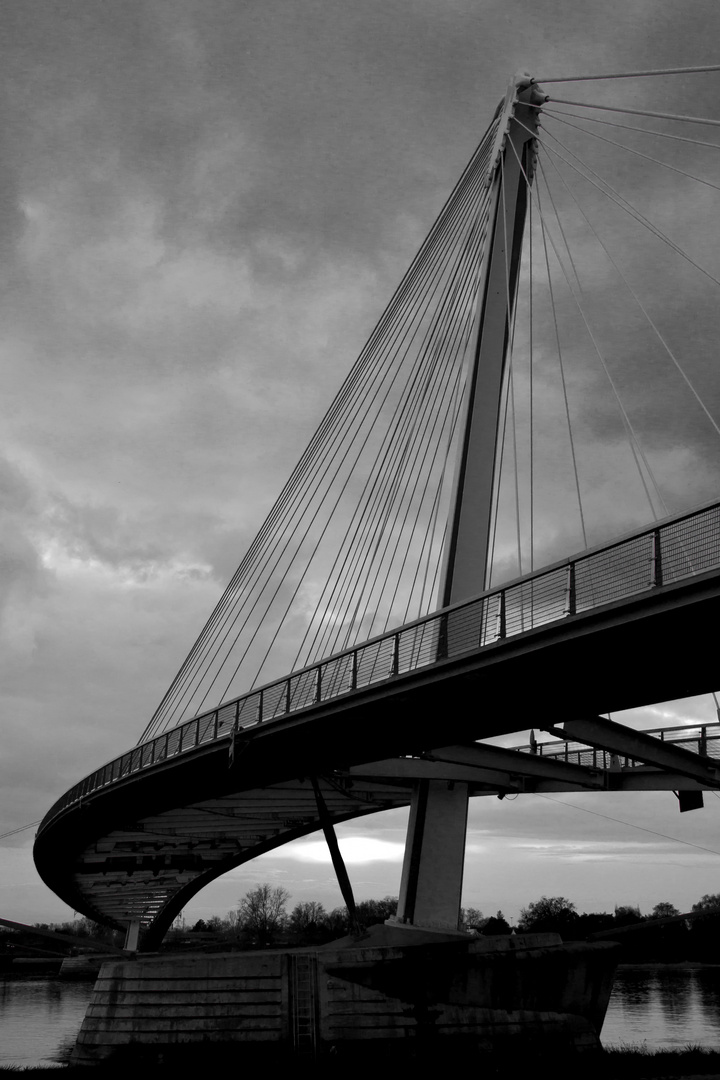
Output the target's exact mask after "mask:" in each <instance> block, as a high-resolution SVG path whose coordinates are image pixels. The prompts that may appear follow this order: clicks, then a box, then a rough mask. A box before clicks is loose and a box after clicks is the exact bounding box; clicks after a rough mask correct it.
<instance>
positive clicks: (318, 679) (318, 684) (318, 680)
mask: <svg viewBox="0 0 720 1080" xmlns="http://www.w3.org/2000/svg"><path fill="white" fill-rule="evenodd" d="M320 701H322V664H318V666H317V669H316V671H315V703H318V702H320Z"/></svg>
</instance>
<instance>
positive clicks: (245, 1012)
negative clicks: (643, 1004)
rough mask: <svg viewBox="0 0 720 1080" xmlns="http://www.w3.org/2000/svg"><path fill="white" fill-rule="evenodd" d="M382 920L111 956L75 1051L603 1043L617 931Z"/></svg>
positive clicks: (90, 1058) (340, 1050)
mask: <svg viewBox="0 0 720 1080" xmlns="http://www.w3.org/2000/svg"><path fill="white" fill-rule="evenodd" d="M372 929H373V931H375V933H370V934H368V935H366V937H364V938H362V939H359V940H358V941H356V942H354V943H353V946H352V947H348V946H347V944H346V943H345V942H333V943H331V944H330V945H328V946H325V947H324V948H322V949H314V950H310V949H298V950H293V951H287V950H286V951H279V950H278V951H266V952H249V953H232V954H216V955H209V956H208V955H204V956H178V957H171V958H148V959H138V960H136V961H131V962H120V963H108V964H105V965H104V967H103V968H102V970H101V972H100V976H99V978H98V980H97V983H96V985H95V989H94V992H93V996H92V999H91V1002H90V1005H89V1007H88V1011H87V1014H86V1016H85V1020H84V1022H83V1025H82V1028H81V1030H80V1034H79V1036H78V1040H77V1044H76V1047H75V1050H74V1053H73V1061H74V1062H76V1063H87V1064H91V1063H95V1062H99V1061H103V1060H107V1059H109V1058H113V1057H116V1056H117V1055H118V1054H119V1055H120V1056H121V1057H122V1056H124V1055H125V1054H127V1052H128V1051H133V1052H134V1054H137V1053H138V1052H139V1054H140V1056H141V1057H146V1058H148V1059H151V1060H152V1059H154V1060H157V1059H158V1057H166V1055H167V1052H168V1051H169V1050H171V1049H172V1048H173V1047H176V1048H178V1049H179V1048H180V1047H186V1048H187V1049H188V1050H189V1049H190V1048H191V1045H192V1044H195V1045H197V1046H198V1047H200V1046H202V1047H204V1050H205V1052H207V1051H208V1050H209V1049H210V1046H209V1045H208V1044H215V1045H216V1047H217V1049H220V1048H221V1047H223V1046H225V1047H227V1046H228V1045H230V1044H232V1046H234V1047H235V1049H234V1050H233V1055H234V1060H237V1062H238V1063H239V1062H240V1061H241V1060H244V1059H245V1058H246V1057H247V1058H252V1060H256V1059H257V1057H258V1056H260V1057H268V1058H272V1057H278V1056H283V1057H295V1056H304V1057H311V1058H313V1059H316V1058H322V1057H324V1056H326V1055H332V1056H338V1055H340V1056H348V1057H351V1058H352V1059H353V1060H357V1058H358V1055H359V1056H360V1057H362V1058H365V1059H368V1060H374V1059H375V1056H376V1055H377V1054H381V1055H382V1056H383V1058H384V1057H385V1056H386V1055H387V1054H390V1055H391V1056H393V1057H400V1058H402V1057H416V1056H418V1055H425V1053H426V1052H427V1051H428V1050H430V1049H431V1048H435V1050H438V1051H440V1049H441V1047H444V1048H445V1052H447V1050H449V1049H451V1048H454V1045H455V1042H456V1041H458V1040H459V1042H460V1043H462V1045H463V1047H464V1048H465V1050H467V1051H469V1052H472V1053H477V1054H487V1053H491V1052H494V1051H497V1050H498V1049H499V1048H502V1047H503V1046H505V1045H506V1044H507V1045H512V1048H513V1052H515V1051H518V1050H520V1049H522V1048H523V1047H524V1048H526V1049H529V1050H533V1049H535V1050H542V1048H543V1047H544V1048H545V1049H548V1048H552V1051H553V1052H557V1051H558V1050H565V1051H568V1050H572V1051H574V1052H578V1051H583V1050H593V1049H597V1047H598V1046H599V1040H598V1036H599V1033H600V1028H601V1026H602V1022H603V1018H604V1015H605V1010H606V1008H607V1002H608V998H609V996H610V990H611V988H612V979H613V974H614V969H615V965H616V958H617V950H618V946H616V945H615V944H613V943H602V944H596V945H584V944H568V945H563V944H562V943H561V942H560V939H559V938H558V937H557V935H555V934H537V935H525V936H523V937H502V938H501V937H498V938H484V939H482V938H481V939H466V940H465V941H457V940H452V939H451V940H449V941H445V942H442V941H437V938H436V935H427V937H432V939H433V940H432V941H431V942H430V943H428V942H427V940H426V941H424V942H423V941H421V940H418V943H417V944H407V941H408V937H407V934H408V932H407V931H405V930H401V931H399V935H398V931H393V930H392V929H391V928H390V927H387V926H382V927H373V928H372ZM418 933H420V934H422V932H418ZM393 935H398V936H401V937H402V942H403V944H393V943H388V941H389V939H391V938H392V937H393ZM465 1050H464V1051H463V1052H465ZM378 1060H379V1059H378Z"/></svg>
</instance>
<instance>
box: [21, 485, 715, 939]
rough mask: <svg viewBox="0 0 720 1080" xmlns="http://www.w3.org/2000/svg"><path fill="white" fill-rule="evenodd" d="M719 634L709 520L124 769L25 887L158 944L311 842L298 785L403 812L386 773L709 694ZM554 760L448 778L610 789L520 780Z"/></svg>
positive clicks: (441, 621)
mask: <svg viewBox="0 0 720 1080" xmlns="http://www.w3.org/2000/svg"><path fill="white" fill-rule="evenodd" d="M718 615H720V505H717V504H714V505H712V506H709V507H704V508H702V509H701V510H699V511H696V512H695V513H693V514H685V515H681V516H678V517H676V518H672V519H669V520H667V521H665V522H662V523H660V524H658V525H656V526H654V527H653V528H652V529H646V530H642V531H640V532H637V533H634V534H633V535H631V536H629V537H626V538H624V539H623V540H621V541H618V542H615V543H613V544H611V545H607V546H605V547H602V548H599V549H596V550H594V551H592V552H586V553H583V554H582V555H580V556H578V557H577V558H574V559H570V560H568V561H566V562H564V563H562V564H559V565H556V566H553V567H550V568H548V569H545V570H543V571H539V572H537V573H535V574H532V575H529V576H528V577H526V578H522V579H518V580H516V581H514V582H511V583H509V584H507V585H505V586H503V587H502V588H499V589H493V590H490V591H488V592H486V593H484V594H482V595H481V596H480V597H478V598H476V599H474V600H473V601H471V602H470V603H465V604H461V605H455V606H453V607H452V608H447V609H445V610H444V611H442V612H439V613H437V614H435V615H432V616H430V617H428V618H426V619H423V620H419V621H417V622H415V623H412V624H410V625H408V626H405V627H402V628H400V629H398V630H395V631H392V632H391V633H389V634H386V635H384V636H382V637H380V638H376V639H374V640H373V641H372V642H368V643H364V644H363V645H361V646H358V647H357V648H355V649H352V650H348V651H346V652H344V653H342V654H340V655H338V656H335V657H332V658H330V659H329V660H327V661H324V662H323V663H321V664H318V665H315V666H313V667H310V668H307V669H304V670H303V671H301V672H296V673H293V674H292V675H290V676H288V677H287V678H286V679H282V680H279V681H278V682H276V683H273V684H271V685H270V686H266V687H263V688H261V689H259V690H257V691H253V692H252V693H250V694H246V695H244V696H242V697H240V698H237V699H235V700H234V701H232V702H228V703H225V704H224V705H222V706H220V707H219V708H217V709H215V710H213V711H211V712H208V713H205V714H203V715H202V716H200V717H197V718H194V719H193V720H190V721H188V722H186V723H184V724H182V725H180V726H179V727H177V728H174V729H173V730H171V731H169V732H166V733H163V734H162V735H160V736H158V737H156V738H155V739H153V740H151V741H150V742H148V743H145V744H143V745H141V746H138V747H136V748H135V749H133V750H131V751H129V752H128V753H126V754H123V755H121V756H120V757H119V758H117V759H115V760H114V761H112V762H109V763H108V764H107V765H105V766H103V767H102V768H101V769H98V770H96V771H95V772H94V773H92V774H90V776H88V777H86V778H85V779H84V780H83V781H81V782H80V783H79V784H77V785H75V786H74V787H73V788H71V789H70V791H68V792H67V793H66V794H65V795H64V796H63V797H62V798H61V799H59V800H58V802H56V803H55V805H54V806H53V807H52V809H51V810H50V812H49V813H48V815H47V816H46V818H45V819H44V821H43V823H42V825H41V827H40V830H39V832H38V837H37V841H36V848H35V858H36V863H37V866H38V870H39V872H40V874H41V876H42V877H43V878H44V880H45V881H46V882H47V883H48V884H49V885H50V886H51V888H53V889H54V890H55V892H57V893H58V894H59V895H61V896H62V897H63V898H64V899H65V900H66V901H67V902H68V903H70V904H71V905H72V906H73V907H75V908H76V909H77V910H80V911H84V912H85V913H87V914H89V915H91V916H92V917H96V918H98V917H99V918H104V919H112V920H113V921H115V922H117V923H118V924H120V923H123V922H125V921H126V920H128V919H129V918H132V917H141V918H142V919H143V920H144V921H145V922H146V923H151V922H152V923H154V925H155V927H156V929H157V930H158V932H160V929H161V928H163V927H164V926H166V925H167V924H168V922H169V920H171V918H172V917H174V914H175V913H176V911H177V910H179V908H181V907H182V906H183V905H184V904H185V903H186V902H187V900H188V899H189V898H190V896H191V895H193V894H194V892H196V891H197V890H198V889H199V888H200V887H201V886H202V885H203V884H205V883H206V882H207V881H209V880H212V878H214V877H217V876H219V874H221V873H224V872H226V871H227V870H228V869H231V868H232V867H233V866H236V865H238V864H239V863H241V862H244V861H246V860H248V859H250V858H253V857H255V856H256V855H258V854H260V853H262V852H263V851H267V850H270V849H271V848H273V847H276V846H278V845H280V844H282V843H285V842H287V841H288V840H290V839H293V838H295V837H297V836H301V835H304V834H307V833H309V832H312V831H315V830H316V829H317V828H318V826H319V822H318V819H317V809H316V806H315V802H314V795H313V792H312V786H311V784H310V782H309V777H311V776H318V777H321V778H322V788H323V794H324V796H325V799H326V802H328V806H329V810H330V814H331V817H332V818H333V819H334V820H335V821H341V820H346V819H347V818H350V817H354V816H358V815H360V814H367V813H372V812H374V811H377V810H380V809H386V808H389V807H392V806H400V805H403V804H405V803H407V802H408V801H409V795H410V785H411V783H412V776H411V772H412V770H410V771H408V768H407V766H406V765H403V764H402V763H401V762H399V761H396V762H395V765H394V766H393V764H392V759H398V758H402V759H403V760H405V761H407V759H408V756H409V757H410V758H417V757H419V756H422V755H428V754H430V755H431V756H432V752H433V751H434V750H436V749H437V747H438V746H446V744H448V743H459V744H461V745H465V746H468V747H473V746H474V745H475V740H477V739H482V738H488V737H490V736H494V735H500V734H504V733H508V732H512V731H517V730H520V729H523V728H527V727H530V726H535V727H543V726H544V727H548V726H552V725H557V724H558V723H561V722H563V721H572V719H573V718H575V717H582V716H587V715H592V714H596V713H603V712H609V711H616V710H620V709H623V708H630V707H633V706H638V705H642V704H647V703H649V702H651V701H661V700H669V699H672V698H679V697H685V696H689V695H692V694H697V693H702V692H706V691H710V690H711V689H713V687H714V683H715V681H716V666H717V665H716V655H715V653H716V649H715V645H714V638H715V635H714V627H715V626H716V625H717V619H718ZM648 656H651V657H653V661H654V662H653V663H651V664H649V663H648V661H647V657H648ZM599 673H602V678H599V677H598V675H599ZM518 691H519V693H518ZM480 702H482V707H480ZM705 745H706V749H707V746H708V745H710V744H708V743H707V742H706V744H705ZM712 745H713V746H714V745H715V742H714V741H713V742H712ZM563 752H564V751H563ZM568 752H569V751H568ZM578 752H579V753H581V754H582V752H583V751H582V748H578ZM591 753H592V751H591ZM554 754H555V752H551V751H549V750H546V749H545V748H543V754H542V755H536V754H529V753H522V752H520V753H518V755H517V759H516V763H515V765H514V766H513V769H509V768H504V769H503V768H497V767H495V766H494V765H491V764H489V763H487V762H486V763H485V767H484V771H483V769H482V768H479V767H478V765H477V764H476V763H471V764H470V765H463V768H465V769H469V770H471V775H472V776H473V778H474V784H473V787H472V791H473V793H475V794H481V793H487V792H490V791H495V792H497V791H498V790H505V789H507V790H518V779H517V778H518V777H520V778H521V788H520V789H521V790H524V791H532V790H577V789H583V788H588V787H589V788H596V789H597V788H598V787H603V786H608V787H609V786H614V787H617V786H618V784H617V779H615V780H612V781H611V780H609V779H608V780H605V776H608V777H609V776H610V775H611V773H612V772H613V769H614V766H613V767H611V766H610V764H609V763H608V762H607V761H605V760H603V761H602V763H600V762H599V761H598V758H597V756H596V757H595V760H594V761H593V762H592V763H591V764H588V763H587V761H586V760H584V759H582V760H581V759H578V761H577V763H575V765H574V766H573V764H572V763H571V761H570V759H569V758H568V760H567V761H564V762H563V763H564V764H565V766H566V771H565V772H564V773H563V774H562V776H559V775H558V774H557V773H555V774H553V775H546V776H543V775H542V773H540V774H538V772H537V769H533V768H531V767H530V764H529V761H530V759H534V760H535V762H537V760H538V758H539V757H542V758H545V757H547V758H550V757H552V756H553V755H554ZM595 754H596V755H597V751H595ZM555 756H556V755H555ZM383 761H384V762H388V768H389V772H388V771H387V770H379V771H378V773H377V774H376V775H368V776H366V775H364V772H365V768H364V764H365V763H371V762H372V763H377V762H383ZM435 767H436V768H438V769H442V762H440V763H436V766H435ZM573 767H574V768H576V769H577V768H579V769H580V770H581V772H582V773H583V776H584V779H583V776H580V774H579V773H574V774H573V773H572V768H573ZM455 768H456V773H457V769H458V768H459V766H456V767H455ZM445 769H446V771H447V765H446V766H445ZM473 769H474V770H475V771H474V772H472V770H473ZM548 769H549V765H548ZM615 771H616V770H615ZM625 772H626V773H632V774H634V776H635V777H636V780H638V781H640V777H641V776H642V777H643V780H642V783H643V784H645V786H656V787H667V786H669V785H672V786H673V787H678V786H683V787H693V785H694V786H696V787H697V786H702V785H698V784H697V782H693V781H692V780H678V777H677V776H672V775H670V774H669V773H668V772H667V770H666V771H665V774H663V772H662V771H661V770H658V769H651V770H649V771H648V770H647V768H646V767H642V768H639V767H637V766H636V765H635V763H633V764H632V765H628V766H626V767H625ZM670 772H671V770H670ZM592 777H594V779H592ZM598 777H600V780H599V782H598ZM668 777H669V778H668ZM628 782H629V777H628ZM543 785H545V786H544V788H543ZM548 785H550V786H548ZM553 785H554V786H553Z"/></svg>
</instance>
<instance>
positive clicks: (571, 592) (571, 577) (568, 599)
mask: <svg viewBox="0 0 720 1080" xmlns="http://www.w3.org/2000/svg"><path fill="white" fill-rule="evenodd" d="M576 612H577V599H576V592H575V563H574V562H571V563H568V568H567V584H566V585H565V614H566V615H575V614H576Z"/></svg>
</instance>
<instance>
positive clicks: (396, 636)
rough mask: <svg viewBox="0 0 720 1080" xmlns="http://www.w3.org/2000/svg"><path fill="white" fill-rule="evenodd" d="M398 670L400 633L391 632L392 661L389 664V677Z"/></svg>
mask: <svg viewBox="0 0 720 1080" xmlns="http://www.w3.org/2000/svg"><path fill="white" fill-rule="evenodd" d="M399 672H400V635H399V634H393V649H392V663H391V664H390V677H392V676H393V675H397V674H398V673H399Z"/></svg>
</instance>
